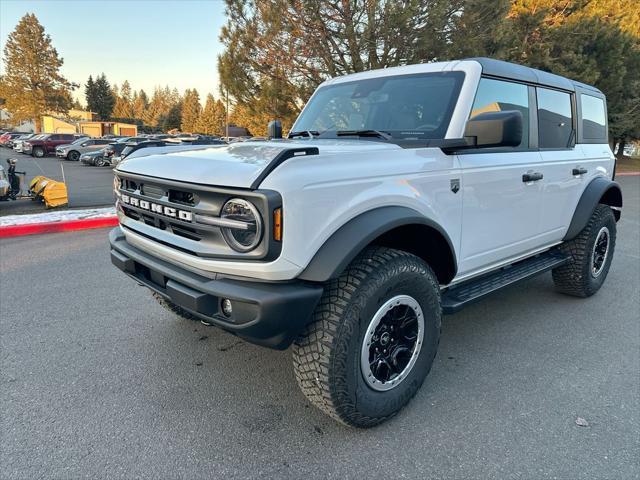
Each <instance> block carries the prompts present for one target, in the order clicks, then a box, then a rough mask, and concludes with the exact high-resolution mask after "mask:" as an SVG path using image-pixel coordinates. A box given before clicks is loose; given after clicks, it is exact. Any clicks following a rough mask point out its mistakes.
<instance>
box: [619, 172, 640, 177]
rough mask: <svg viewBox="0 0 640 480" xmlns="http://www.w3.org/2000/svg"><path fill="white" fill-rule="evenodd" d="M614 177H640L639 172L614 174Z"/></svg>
mask: <svg viewBox="0 0 640 480" xmlns="http://www.w3.org/2000/svg"><path fill="white" fill-rule="evenodd" d="M616 177H640V172H616Z"/></svg>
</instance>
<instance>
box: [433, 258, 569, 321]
mask: <svg viewBox="0 0 640 480" xmlns="http://www.w3.org/2000/svg"><path fill="white" fill-rule="evenodd" d="M570 259H571V257H570V256H566V255H564V254H562V253H560V252H558V251H557V250H549V251H548V252H544V253H541V254H540V255H536V256H535V257H531V258H527V259H526V260H522V261H520V262H518V263H514V264H513V265H509V266H507V267H503V268H501V269H500V270H498V271H496V272H491V273H488V274H486V275H483V276H481V277H478V278H473V279H471V280H467V281H466V282H462V283H460V284H459V285H454V286H453V287H451V288H449V289H447V290H446V291H445V292H443V293H442V312H443V313H445V314H451V313H456V312H458V311H459V310H461V309H462V307H464V306H465V305H467V304H469V303H472V302H475V301H477V300H479V299H481V298H482V297H484V296H485V295H489V294H490V293H493V292H495V291H496V290H499V289H501V288H503V287H506V286H507V285H511V284H513V283H516V282H519V281H520V280H525V279H527V278H531V277H533V276H535V275H538V274H539V273H544V272H547V271H549V270H551V269H553V268H556V267H559V266H560V265H563V264H565V263H566V262H568V261H569V260H570Z"/></svg>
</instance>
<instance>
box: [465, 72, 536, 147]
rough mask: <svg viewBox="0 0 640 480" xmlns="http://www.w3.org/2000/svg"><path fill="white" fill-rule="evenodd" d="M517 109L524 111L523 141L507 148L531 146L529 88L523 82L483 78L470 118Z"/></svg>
mask: <svg viewBox="0 0 640 480" xmlns="http://www.w3.org/2000/svg"><path fill="white" fill-rule="evenodd" d="M510 110H517V111H519V112H520V113H522V142H520V145H518V146H517V147H501V148H504V149H505V150H507V151H508V150H525V149H527V148H529V88H528V87H527V86H526V85H523V84H521V83H513V82H505V81H503V80H494V79H492V78H481V79H480V83H479V84H478V91H477V92H476V98H475V100H474V101H473V107H472V108H471V115H470V118H473V117H475V116H476V115H479V114H481V113H487V112H504V111H510Z"/></svg>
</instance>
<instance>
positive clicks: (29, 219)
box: [0, 207, 118, 238]
mask: <svg viewBox="0 0 640 480" xmlns="http://www.w3.org/2000/svg"><path fill="white" fill-rule="evenodd" d="M117 224H118V217H117V216H116V213H115V209H114V208H113V207H109V208H97V209H90V210H64V211H56V212H47V213H38V214H35V215H11V216H7V217H0V238H10V237H20V236H23V235H37V234H41V233H54V232H69V231H76V230H87V229H91V228H105V227H113V226H116V225H117Z"/></svg>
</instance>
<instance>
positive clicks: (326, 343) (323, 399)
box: [292, 247, 440, 427]
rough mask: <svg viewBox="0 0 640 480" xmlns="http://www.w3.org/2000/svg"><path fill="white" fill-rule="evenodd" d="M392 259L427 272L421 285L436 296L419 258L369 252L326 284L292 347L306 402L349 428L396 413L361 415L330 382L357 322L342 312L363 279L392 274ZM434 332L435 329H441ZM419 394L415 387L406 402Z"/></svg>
mask: <svg viewBox="0 0 640 480" xmlns="http://www.w3.org/2000/svg"><path fill="white" fill-rule="evenodd" d="M397 259H402V260H404V262H405V264H406V263H409V264H410V266H411V268H413V269H417V268H419V267H420V268H426V269H428V272H429V274H430V275H425V279H424V281H425V282H429V283H430V284H431V286H432V287H433V288H434V289H435V290H436V291H438V292H439V285H438V281H437V279H436V276H435V274H434V273H433V271H432V270H431V268H429V266H428V265H426V264H425V263H424V262H423V261H422V260H421V259H419V258H417V257H415V256H414V255H412V254H410V253H407V252H403V251H400V250H394V249H390V248H383V247H372V248H368V249H366V250H364V251H363V252H362V253H361V254H360V255H359V256H358V257H356V259H354V261H353V262H352V263H351V264H350V265H349V266H348V267H347V268H346V269H345V271H344V272H343V273H342V275H340V277H338V278H337V279H334V280H331V281H329V282H327V284H326V286H325V290H324V293H323V295H322V297H321V299H320V302H319V304H318V306H317V307H316V309H315V311H314V314H313V318H312V320H311V322H310V323H309V324H308V325H307V327H306V328H305V330H304V331H303V332H302V334H301V335H300V336H299V337H298V338H297V339H296V341H295V342H294V344H293V349H292V350H293V370H294V374H295V378H296V381H297V383H298V386H299V387H300V389H301V390H302V392H303V394H304V395H305V397H306V398H307V399H308V400H309V401H310V402H311V403H312V404H313V405H315V406H316V407H317V408H319V409H320V410H321V411H323V412H324V413H326V414H327V415H329V416H330V417H332V418H334V419H335V420H337V421H339V422H341V423H343V424H346V425H349V426H357V427H371V426H374V425H377V424H380V423H383V422H385V421H387V420H388V419H390V418H392V417H393V416H395V415H396V414H397V413H398V411H396V412H394V413H392V414H391V415H387V416H384V417H369V416H365V415H362V414H361V413H359V412H358V411H357V409H356V407H355V405H353V404H352V402H351V400H350V398H349V395H348V393H347V385H346V381H345V379H344V378H339V376H335V377H336V378H335V381H334V382H331V380H330V378H331V377H332V375H331V372H332V371H333V370H335V369H336V368H338V367H339V369H340V370H342V371H344V370H345V364H346V361H347V360H348V357H347V355H345V354H344V352H346V351H347V350H348V345H347V344H348V341H349V337H350V336H351V331H352V330H353V329H354V327H355V326H356V324H357V321H358V319H357V318H345V317H344V316H343V314H344V312H345V310H346V309H347V307H348V306H349V304H350V303H351V301H352V299H353V296H354V294H355V293H356V291H357V290H358V289H359V287H360V286H361V285H362V283H363V282H364V281H365V279H369V278H370V277H372V276H375V275H389V276H391V275H393V274H394V272H393V271H388V270H386V271H385V270H383V269H382V267H383V266H384V265H385V264H388V263H389V262H391V261H396V260H397ZM417 262H419V263H417ZM395 265H396V266H398V267H399V266H401V263H400V262H397V261H396V263H395ZM369 285H372V288H373V286H375V282H370V283H369ZM369 293H370V292H369ZM366 298H369V295H368V294H367V292H364V294H363V295H360V296H359V299H366ZM438 302H439V301H438ZM438 307H439V305H438ZM438 327H439V328H440V325H439V326H438ZM438 338H439V335H438ZM436 351H437V349H435V350H434V353H433V356H434V357H435V353H436ZM340 353H343V355H340ZM430 360H431V361H430V362H429V363H430V364H432V363H433V358H432V359H430ZM332 362H333V363H332ZM338 362H339V364H338ZM427 374H428V372H427ZM425 377H426V375H425ZM418 390H419V386H418V388H417V389H416V391H415V392H413V395H411V397H413V396H414V395H415V393H416V392H417V391H418ZM411 397H410V398H408V399H407V402H406V403H408V401H409V400H410V399H411ZM406 403H405V404H406Z"/></svg>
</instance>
